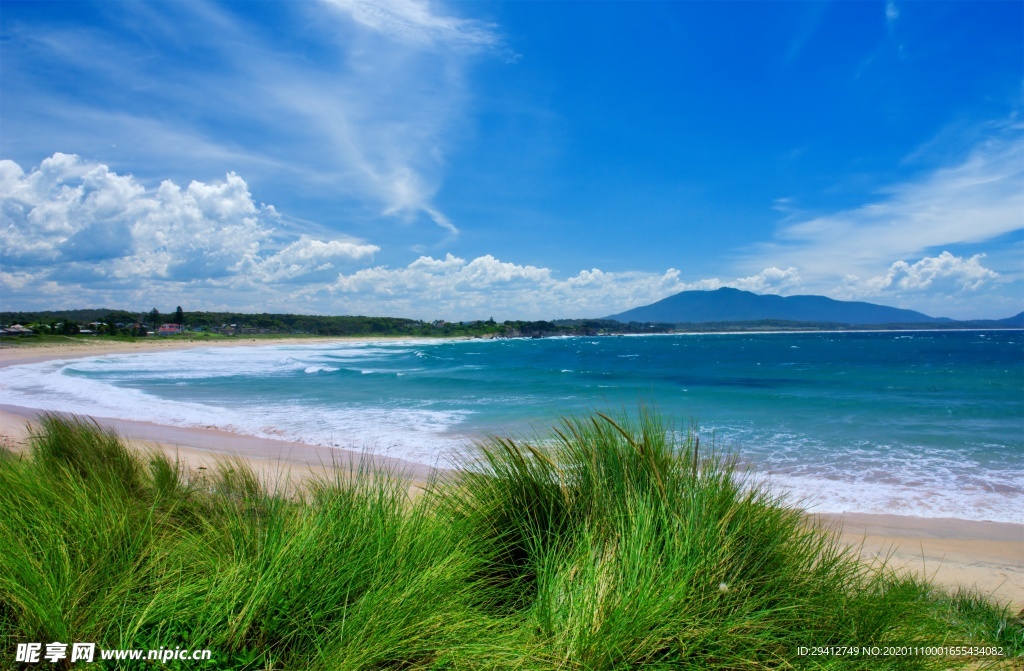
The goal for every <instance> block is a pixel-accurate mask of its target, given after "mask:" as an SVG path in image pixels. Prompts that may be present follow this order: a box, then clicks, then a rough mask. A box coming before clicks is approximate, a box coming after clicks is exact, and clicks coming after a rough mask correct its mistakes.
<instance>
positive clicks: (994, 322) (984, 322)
mask: <svg viewBox="0 0 1024 671" xmlns="http://www.w3.org/2000/svg"><path fill="white" fill-rule="evenodd" d="M961 323H962V324H965V325H967V326H972V327H977V328H989V327H996V328H1007V327H1009V328H1024V312H1021V313H1019V314H1015V315H1014V316H1012V317H1007V318H1006V319H972V320H971V321H966V322H961Z"/></svg>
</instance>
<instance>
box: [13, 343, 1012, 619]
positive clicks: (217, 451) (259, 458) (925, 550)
mask: <svg viewBox="0 0 1024 671" xmlns="http://www.w3.org/2000/svg"><path fill="white" fill-rule="evenodd" d="M385 339H387V340H391V339H390V338H378V337H365V338H364V337H357V338H351V337H349V338H341V337H323V338H309V339H306V338H303V339H302V340H296V339H294V338H281V339H259V340H257V339H246V340H231V341H227V342H225V341H212V342H203V341H166V340H156V339H153V340H152V341H141V342H131V343H114V342H109V341H107V342H99V343H94V344H93V343H89V344H85V343H82V344H79V343H73V344H70V343H69V344H67V345H64V344H58V345H44V346H38V347H24V348H21V347H13V348H12V347H3V348H0V368H5V367H7V366H12V365H18V364H27V363H38V362H43V361H50V360H62V359H73V358H81V357H88V356H103V355H106V354H115V353H132V354H134V353H143V352H147V351H159V350H167V349H192V348H198V347H232V346H235V347H237V346H261V345H267V346H274V345H282V344H295V343H300V342H301V343H318V344H319V343H322V344H327V343H330V342H351V341H353V340H358V341H366V342H373V341H379V340H385ZM413 339H414V338H413ZM41 350H44V351H41ZM43 412H44V411H43V410H39V409H34V408H23V407H20V406H14V405H8V404H2V399H0V444H2V445H5V446H8V447H14V448H15V449H18V448H19V446H21V445H23V444H24V441H25V438H26V435H27V427H28V424H29V423H30V422H31V421H32V420H33V419H34V418H36V417H38V416H39V415H40V414H42V413H43ZM97 421H98V422H99V423H100V424H101V425H102V426H105V427H109V428H111V429H114V430H115V431H117V432H118V433H119V434H120V435H122V436H123V437H124V438H126V439H127V440H128V441H129V442H130V443H131V444H133V445H134V446H135V447H136V448H140V449H147V448H148V449H152V448H153V447H156V448H158V449H162V450H163V451H164V452H166V453H167V454H169V455H171V456H177V457H178V458H179V459H181V461H182V462H183V463H184V464H185V465H186V466H188V467H190V468H200V467H201V468H210V467H212V466H213V465H215V464H216V462H217V461H219V460H223V459H227V458H232V457H235V458H241V459H244V460H245V461H246V462H248V463H249V464H250V465H252V467H253V468H254V469H255V470H256V471H257V473H259V474H260V475H261V477H263V478H264V479H265V480H266V481H267V482H270V483H274V482H280V481H281V480H282V477H283V478H284V479H285V480H287V479H288V478H292V479H297V480H303V479H306V478H308V477H313V476H317V475H321V476H322V475H327V474H329V473H330V472H331V471H332V470H334V469H336V468H338V467H341V468H343V469H345V470H347V471H349V472H352V471H353V470H355V469H356V468H358V467H359V466H360V464H362V465H363V466H368V467H369V468H370V469H373V470H380V469H383V470H388V471H392V472H395V473H397V474H400V475H402V476H403V477H405V478H406V479H408V480H409V481H410V488H411V491H412V490H414V489H417V488H422V487H423V485H424V484H425V483H426V482H427V481H428V480H429V479H430V478H432V477H435V476H436V475H438V474H439V473H440V472H442V471H443V470H444V469H442V468H438V467H430V466H425V465H423V464H420V463H416V462H411V461H406V460H403V459H399V458H395V457H387V456H379V455H369V454H364V453H360V452H357V451H353V450H345V449H341V448H330V447H321V446H315V445H309V444H304V443H297V442H289V441H284V440H273V439H269V438H257V437H252V436H247V435H243V434H236V433H231V432H227V431H222V430H217V429H212V428H191V427H176V426H166V425H161V424H156V423H152V422H144V421H129V420H118V419H97ZM811 517H812V518H813V519H818V520H822V521H823V522H825V523H826V524H827V525H829V526H833V527H835V528H836V529H837V531H838V537H839V539H840V540H841V542H842V543H844V544H845V545H847V546H850V547H859V552H860V554H861V557H862V558H863V559H864V560H865V561H868V562H869V563H870V562H872V561H879V560H883V559H886V558H887V557H888V560H887V563H888V565H889V566H892V567H893V568H896V569H898V570H911V571H915V572H918V573H922V574H924V575H926V576H928V577H929V578H931V579H933V580H934V581H935V582H936V583H937V584H939V585H942V586H944V587H955V586H957V585H963V586H966V587H973V588H976V589H978V590H979V591H980V592H981V593H982V594H985V595H988V596H991V597H993V598H995V599H996V600H998V601H1000V602H1001V603H1010V605H1011V608H1012V609H1013V610H1014V611H1016V610H1018V609H1020V608H1021V607H1024V524H1015V523H1008V522H979V521H972V520H963V519H956V518H928V517H913V516H903V515H886V514H869V513H855V512H848V513H841V514H840V513H818V514H812V515H811Z"/></svg>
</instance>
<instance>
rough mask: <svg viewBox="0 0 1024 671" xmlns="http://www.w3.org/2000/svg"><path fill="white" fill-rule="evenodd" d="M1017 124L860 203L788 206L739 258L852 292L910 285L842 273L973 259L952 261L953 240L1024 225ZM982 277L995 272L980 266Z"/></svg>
mask: <svg viewBox="0 0 1024 671" xmlns="http://www.w3.org/2000/svg"><path fill="white" fill-rule="evenodd" d="M1021 130H1022V126H1021V125H1019V124H1007V125H1005V126H1004V127H1003V128H1001V129H999V132H997V133H996V134H994V135H992V136H990V137H989V138H987V139H986V140H984V141H982V142H980V143H979V144H977V145H976V146H975V147H973V149H972V150H971V151H970V152H969V153H968V155H967V156H966V157H965V158H963V159H961V160H959V161H957V162H954V163H953V164H951V165H947V166H945V167H941V168H938V169H935V170H933V171H931V172H928V173H926V174H924V175H922V176H921V177H919V178H918V179H915V180H909V181H906V182H904V183H901V184H896V185H893V186H891V187H889V188H886V189H884V190H881V191H879V192H878V193H877V197H876V198H875V199H874V200H873V201H872V202H869V203H866V204H865V205H863V206H861V207H858V208H854V209H849V210H842V211H839V212H833V213H830V214H823V215H819V216H813V217H807V216H806V215H803V214H799V213H797V214H792V215H790V216H789V217H787V219H785V220H784V221H783V223H782V225H781V226H780V228H779V229H778V231H777V232H776V234H775V235H774V238H773V240H771V241H770V242H767V243H764V244H759V245H755V246H753V247H751V248H748V249H747V250H746V251H745V252H744V253H743V254H742V255H741V256H740V257H739V262H740V263H739V265H740V267H741V268H751V269H754V268H759V267H765V266H766V265H768V264H769V263H771V264H775V265H783V264H784V265H786V266H792V267H795V268H798V269H799V271H800V276H801V277H802V279H803V283H804V285H805V286H806V287H808V288H812V289H814V290H816V291H819V292H821V293H830V292H832V291H837V287H838V286H842V287H843V289H842V293H843V295H845V296H849V297H863V296H869V295H878V292H879V291H880V290H881V289H888V290H889V291H892V292H895V291H897V290H899V289H901V288H908V287H909V286H910V285H909V284H907V283H905V282H903V283H901V282H887V283H886V282H881V283H879V282H877V281H874V280H870V281H869V280H858V281H849V280H848V279H847V278H849V277H856V278H878V277H886V276H887V275H888V274H889V273H890V272H892V269H893V268H897V271H898V272H897V274H899V272H902V271H900V270H899V269H902V268H903V267H904V266H906V268H915V267H916V268H919V269H924V268H926V267H934V268H945V269H947V270H948V269H950V268H954V267H955V268H960V267H961V266H962V267H964V268H967V267H972V268H973V267H974V266H975V265H978V264H979V259H980V258H981V257H973V258H972V259H971V260H970V261H963V264H966V265H963V264H961V265H957V264H954V263H953V261H952V260H953V259H955V258H959V257H956V256H955V255H954V254H953V253H952V252H950V250H951V249H952V250H955V249H957V248H958V247H961V246H965V245H979V244H981V243H985V242H987V241H991V240H994V239H996V238H999V237H1000V236H1005V235H1007V234H1011V233H1014V232H1019V231H1021V230H1022V229H1024V189H1022V188H1021V185H1022V184H1024V140H1022V139H1021V134H1020V131H1021ZM940 252H941V253H940ZM929 259H939V261H938V262H933V261H931V260H929ZM921 263H924V264H925V265H924V266H921V265H918V264H921ZM936 263H937V265H936ZM958 263H959V262H958ZM894 264H897V265H894ZM899 264H903V265H899ZM911 264H913V265H911ZM978 267H979V268H980V267H981V266H980V265H979V266H978ZM979 277H984V278H985V279H986V280H991V279H994V276H992V275H988V274H986V273H981V274H980V275H979ZM858 287H859V289H858ZM857 291H860V292H862V293H860V294H857Z"/></svg>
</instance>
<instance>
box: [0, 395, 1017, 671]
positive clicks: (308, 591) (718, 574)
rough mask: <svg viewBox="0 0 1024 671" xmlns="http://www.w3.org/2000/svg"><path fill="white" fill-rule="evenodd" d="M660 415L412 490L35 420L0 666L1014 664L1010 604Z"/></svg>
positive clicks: (558, 437)
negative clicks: (880, 545) (159, 656)
mask: <svg viewBox="0 0 1024 671" xmlns="http://www.w3.org/2000/svg"><path fill="white" fill-rule="evenodd" d="M668 428H670V427H667V426H666V424H665V423H663V422H662V421H661V420H660V419H659V418H658V417H656V416H653V415H651V414H650V413H644V412H641V417H640V419H638V420H634V421H624V420H623V421H619V420H616V419H613V418H610V417H607V416H605V415H601V414H596V415H594V416H592V417H586V418H579V419H571V420H566V421H565V422H563V423H562V424H561V425H560V426H559V427H557V428H556V429H554V430H553V432H552V435H551V436H550V439H545V440H543V441H532V442H531V441H522V442H518V441H514V440H512V439H508V438H493V439H491V440H489V441H486V442H485V443H483V444H482V445H480V450H479V451H480V459H479V461H478V462H475V463H474V464H472V465H471V468H467V469H464V470H461V471H458V472H457V474H456V475H455V476H452V477H451V478H449V479H447V480H444V481H434V482H431V483H429V484H428V486H427V491H426V492H425V493H424V494H423V495H421V496H418V497H415V498H410V497H409V494H408V491H409V490H408V486H407V483H406V482H404V481H403V480H402V479H401V478H400V477H398V476H397V475H396V474H394V473H387V472H379V471H373V472H371V471H369V470H360V471H359V472H356V473H348V472H346V471H343V470H340V469H339V470H337V471H335V472H334V475H333V476H332V478H321V479H318V480H317V479H315V480H311V481H308V482H303V483H289V482H284V481H281V482H277V483H270V486H268V484H267V483H261V482H260V480H259V478H258V477H257V476H256V475H255V474H254V473H253V471H252V470H251V469H249V468H248V467H247V466H246V464H245V463H244V462H241V461H237V460H236V461H226V462H224V463H222V464H221V466H220V467H219V468H218V469H217V470H216V471H215V472H202V473H200V472H189V471H186V470H185V469H183V468H182V466H181V465H180V464H178V463H175V462H173V461H171V460H170V459H168V458H167V457H166V456H164V455H163V454H161V453H152V454H147V455H143V454H140V453H137V452H135V451H131V450H129V449H127V448H126V446H125V444H124V442H123V441H121V440H120V439H119V438H118V437H117V436H116V435H114V434H112V433H110V432H109V431H106V430H103V429H101V428H99V427H98V426H96V425H95V424H92V423H90V422H88V421H86V420H77V419H62V418H59V417H56V416H47V417H44V418H43V419H42V421H41V422H40V425H39V429H38V430H37V431H36V432H35V433H34V434H33V435H32V437H31V439H30V450H29V452H28V453H27V454H25V455H15V454H13V453H0V548H3V550H2V551H0V665H4V664H7V665H10V666H12V667H15V666H16V665H15V663H14V661H13V659H14V650H15V646H16V644H17V643H22V642H33V641H34V642H44V643H46V642H51V641H61V642H96V643H97V644H98V645H99V647H100V648H107V649H111V648H135V649H158V648H161V647H164V648H170V649H173V648H175V647H178V646H180V647H182V648H189V649H199V648H208V649H211V650H212V651H213V659H212V660H210V661H207V662H197V661H180V662H176V661H171V662H169V663H167V664H166V665H159V664H157V666H164V667H165V668H181V669H196V668H208V669H324V670H328V669H330V670H336V669H453V670H454V669H580V670H583V669H587V670H591V669H593V670H599V669H640V668H644V669H647V668H650V669H687V668H690V669H776V668H777V669H789V668H800V669H802V668H808V669H819V668H830V669H831V668H837V669H863V668H872V669H947V668H957V667H958V666H963V667H966V668H978V665H979V661H981V662H982V664H984V663H986V662H985V661H984V660H979V659H978V658H977V657H974V658H970V657H964V658H956V657H943V656H921V655H918V656H913V655H912V656H899V657H896V656H890V657H872V658H870V659H867V658H865V657H863V656H829V657H821V656H802V655H800V654H798V651H799V649H800V647H801V646H807V647H812V646H829V645H831V646H858V647H860V646H879V647H880V648H884V647H885V646H938V645H944V646H951V645H976V646H981V645H990V646H991V645H995V646H1001V647H1002V648H1003V650H1004V652H1005V653H1006V655H1007V656H1008V657H1014V656H1020V655H1022V654H1024V627H1022V625H1021V623H1020V621H1019V620H1016V619H1014V618H1013V617H1012V616H1011V614H1010V613H1009V612H1008V611H1007V609H1006V608H1003V607H1001V606H1000V605H999V604H995V603H992V602H990V601H988V600H986V599H984V598H982V597H980V596H979V595H977V594H973V593H968V592H962V593H957V594H950V593H946V592H944V591H942V590H939V589H937V588H935V587H934V586H932V585H930V584H929V583H928V582H927V580H925V579H924V578H921V577H907V576H899V575H897V574H895V573H894V572H893V571H891V570H888V569H887V567H885V566H884V565H875V566H866V565H864V564H863V563H861V562H860V561H859V559H858V555H857V554H856V552H855V551H852V550H848V549H846V548H845V547H844V546H843V545H841V544H840V543H839V542H838V541H837V539H836V537H835V535H834V534H833V532H832V531H831V530H830V529H828V528H825V527H823V526H821V525H820V524H815V523H811V522H810V521H809V519H808V518H807V517H806V516H804V515H803V514H801V513H800V512H799V511H798V510H796V509H794V508H792V507H788V506H786V505H783V503H784V502H783V501H781V500H779V499H778V498H776V497H775V496H773V495H772V493H771V492H770V491H769V490H767V489H765V488H764V487H763V486H757V485H755V484H754V483H752V482H751V481H750V480H749V479H746V478H745V476H744V474H743V473H742V472H741V471H740V470H739V469H737V467H736V465H735V464H734V463H733V462H732V461H730V460H729V459H728V458H725V457H722V456H719V455H716V454H714V453H713V451H710V450H702V449H701V447H700V446H699V445H698V443H697V440H696V438H694V437H693V436H692V435H687V434H686V433H685V432H675V431H668V430H667V429H668ZM541 445H543V447H540V446H541ZM117 664H121V665H122V666H117ZM153 664H154V663H153V662H150V663H149V665H153ZM104 665H107V666H104ZM41 666H44V667H47V666H49V667H51V668H54V667H53V666H51V665H50V664H49V663H47V662H43V664H42V665H41ZM83 668H148V665H147V664H146V663H144V662H120V663H118V662H100V661H97V662H95V663H94V664H91V665H84V666H83Z"/></svg>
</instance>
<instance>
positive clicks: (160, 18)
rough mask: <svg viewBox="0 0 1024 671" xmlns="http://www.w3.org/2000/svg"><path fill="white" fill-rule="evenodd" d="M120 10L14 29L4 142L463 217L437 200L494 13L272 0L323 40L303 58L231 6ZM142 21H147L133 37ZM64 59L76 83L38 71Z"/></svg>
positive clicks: (442, 221)
mask: <svg viewBox="0 0 1024 671" xmlns="http://www.w3.org/2000/svg"><path fill="white" fill-rule="evenodd" d="M122 9H123V11H118V12H107V14H106V16H107V21H109V22H110V25H106V26H104V25H103V24H97V25H94V26H91V27H88V28H80V27H79V28H76V29H75V30H74V31H71V30H68V29H66V28H61V27H59V26H58V25H50V26H46V27H44V28H37V29H35V30H33V31H31V32H29V31H22V30H18V29H17V27H16V26H15V27H13V28H12V29H11V30H9V37H10V39H9V40H8V42H7V43H6V44H5V60H6V61H8V65H7V67H5V68H4V70H5V73H4V74H5V88H7V89H8V90H9V91H16V92H17V95H16V96H15V98H14V99H15V100H16V101H17V102H18V105H16V106H14V107H12V106H11V104H10V103H8V104H7V105H6V106H5V130H9V131H10V132H8V133H5V135H7V136H8V138H10V139H8V140H7V141H5V143H4V144H5V145H7V146H8V147H9V149H13V150H14V151H15V154H16V155H30V154H32V153H33V152H34V153H35V154H36V155H37V156H38V155H39V154H40V153H42V152H45V153H44V154H43V155H50V154H52V153H53V152H55V151H62V152H73V153H78V154H80V155H87V156H96V157H103V159H104V160H105V161H115V162H116V161H117V160H118V158H119V157H121V158H123V159H124V162H125V163H135V162H137V160H138V159H139V158H140V154H145V155H146V158H147V159H148V160H147V161H146V163H148V164H153V165H157V164H158V165H161V166H171V167H172V169H174V168H176V169H177V170H178V174H179V175H181V174H182V173H185V172H187V173H188V174H191V175H194V174H196V173H197V172H199V173H200V174H203V173H205V174H210V175H213V174H224V173H225V172H227V171H230V170H233V171H236V172H239V173H244V174H246V175H248V176H249V179H250V180H254V181H255V182H256V183H262V184H269V183H273V182H285V183H288V184H291V185H293V186H294V189H295V190H297V191H299V192H302V193H305V194H307V195H313V196H315V197H317V198H321V199H323V198H325V197H326V196H325V195H324V194H329V197H330V198H331V199H334V200H335V201H336V202H338V201H339V200H340V201H342V202H343V203H344V206H345V208H346V211H347V212H349V213H359V212H364V213H365V215H364V216H365V217H368V218H370V219H372V218H374V217H379V216H382V215H384V216H386V217H393V218H397V219H398V220H400V221H404V222H414V221H417V220H423V221H430V222H433V223H434V224H436V225H437V226H438V227H440V228H441V229H442V230H443V231H445V233H446V234H447V235H451V234H454V233H456V232H457V230H458V229H457V224H456V222H453V221H452V220H451V218H450V217H449V216H448V215H447V214H446V213H445V212H444V211H443V210H442V208H441V207H439V206H438V205H437V204H436V203H435V202H434V201H435V196H436V193H437V191H438V189H439V187H440V185H441V184H442V182H443V179H444V172H445V152H446V149H447V148H448V147H449V146H450V144H451V142H452V135H453V134H457V131H458V127H459V124H460V122H461V121H463V114H464V110H465V107H466V104H467V101H468V97H469V93H468V90H467V87H466V83H465V77H464V72H465V70H466V68H467V66H468V65H469V63H470V62H471V61H472V59H474V58H476V57H477V54H480V53H483V52H487V51H493V50H495V49H498V48H499V47H500V45H501V42H502V39H501V36H500V34H499V33H498V32H497V29H496V27H495V26H492V25H490V24H487V23H485V22H481V21H475V20H471V19H463V18H459V17H456V16H453V15H451V14H450V13H447V12H445V11H444V10H443V9H440V8H438V7H437V6H436V5H432V4H429V3H427V2H422V1H418V0H401V1H396V2H384V1H371V0H322V1H321V2H318V3H314V4H308V3H307V4H303V5H290V4H289V5H278V6H275V7H274V9H275V10H276V11H279V12H281V13H282V14H284V15H285V16H284V18H283V19H282V20H286V21H290V22H293V23H295V24H299V25H300V27H301V28H302V29H303V39H304V48H305V49H309V50H314V51H315V52H316V54H317V56H316V58H305V57H304V55H303V50H301V49H298V50H297V49H295V48H293V45H282V44H279V43H278V41H277V40H276V39H275V36H273V35H270V34H267V33H265V32H261V30H259V29H257V28H256V27H255V26H254V25H253V24H251V23H250V22H249V21H248V20H247V17H246V15H245V13H244V12H238V11H236V10H238V7H235V8H233V9H232V8H228V7H224V6H221V5H218V4H215V3H212V2H200V1H198V0H197V2H190V3H182V4H164V5H159V6H155V7H154V6H134V5H132V6H122ZM136 23H142V24H144V25H145V26H146V29H145V30H144V31H141V32H140V33H138V34H139V35H140V36H141V37H140V39H139V40H138V41H133V39H132V38H130V37H126V35H129V34H135V33H133V32H132V31H129V30H127V29H128V28H130V27H131V26H132V25H134V24H136ZM140 53H141V54H143V57H140ZM196 53H201V54H203V57H202V58H195V57H194V56H192V55H191V54H196ZM55 70H56V71H60V72H69V73H76V74H77V75H78V78H77V80H76V83H74V84H70V85H67V86H62V85H56V84H55V83H54V82H51V81H49V79H48V78H47V77H46V76H44V75H45V72H47V71H49V72H52V71H55ZM82 84H86V85H87V86H88V88H87V89H85V90H83V88H82ZM8 99H9V100H10V99H11V97H10V96H8ZM111 110H117V111H116V112H113V111H111ZM61 128H64V129H67V132H66V133H64V132H62V131H60V130H59V129H61ZM54 129H57V131H56V132H54ZM43 130H45V132H39V131H43ZM43 145H45V146H43ZM8 156H10V153H8ZM35 160H38V159H35Z"/></svg>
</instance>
